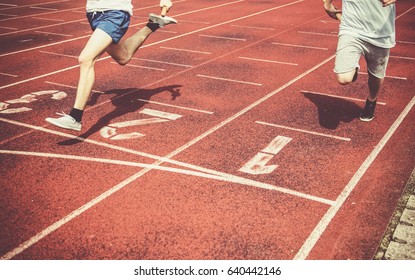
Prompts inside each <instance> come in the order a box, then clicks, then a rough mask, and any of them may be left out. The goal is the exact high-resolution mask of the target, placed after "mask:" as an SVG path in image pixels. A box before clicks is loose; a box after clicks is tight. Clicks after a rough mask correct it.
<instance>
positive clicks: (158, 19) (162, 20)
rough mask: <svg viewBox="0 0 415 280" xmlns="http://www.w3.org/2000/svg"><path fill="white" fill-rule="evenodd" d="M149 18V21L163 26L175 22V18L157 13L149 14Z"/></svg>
mask: <svg viewBox="0 0 415 280" xmlns="http://www.w3.org/2000/svg"><path fill="white" fill-rule="evenodd" d="M149 20H150V21H151V22H154V23H158V24H159V25H160V27H164V26H166V25H168V24H172V23H177V20H175V19H174V18H172V17H169V16H159V15H156V14H153V13H151V14H149Z"/></svg>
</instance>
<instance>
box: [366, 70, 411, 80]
mask: <svg viewBox="0 0 415 280" xmlns="http://www.w3.org/2000/svg"><path fill="white" fill-rule="evenodd" d="M359 74H361V75H367V73H366V72H359ZM385 78H389V79H395V80H407V79H408V78H406V77H398V76H387V75H386V76H385Z"/></svg>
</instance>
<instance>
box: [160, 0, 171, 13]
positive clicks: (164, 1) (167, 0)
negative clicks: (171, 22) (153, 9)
mask: <svg viewBox="0 0 415 280" xmlns="http://www.w3.org/2000/svg"><path fill="white" fill-rule="evenodd" d="M172 6H173V3H172V2H171V0H160V8H161V15H162V16H165V15H166V14H167V12H168V11H170V8H171V7H172Z"/></svg>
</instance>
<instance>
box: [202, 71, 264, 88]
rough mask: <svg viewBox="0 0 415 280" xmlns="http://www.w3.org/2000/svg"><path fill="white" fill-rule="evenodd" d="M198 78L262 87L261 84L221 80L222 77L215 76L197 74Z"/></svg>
mask: <svg viewBox="0 0 415 280" xmlns="http://www.w3.org/2000/svg"><path fill="white" fill-rule="evenodd" d="M196 76H198V77H201V78H207V79H213V80H219V81H225V82H233V83H239V84H247V85H253V86H262V84H259V83H253V82H247V81H240V80H232V79H227V78H221V77H213V76H206V75H200V74H197V75H196Z"/></svg>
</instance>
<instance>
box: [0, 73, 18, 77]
mask: <svg viewBox="0 0 415 280" xmlns="http://www.w3.org/2000/svg"><path fill="white" fill-rule="evenodd" d="M0 75H3V76H8V77H13V78H17V77H19V76H17V75H13V74H9V73H3V72H0Z"/></svg>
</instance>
